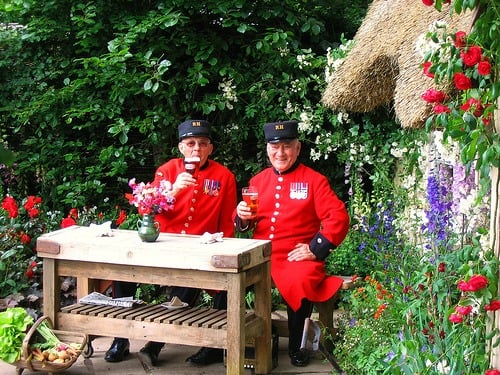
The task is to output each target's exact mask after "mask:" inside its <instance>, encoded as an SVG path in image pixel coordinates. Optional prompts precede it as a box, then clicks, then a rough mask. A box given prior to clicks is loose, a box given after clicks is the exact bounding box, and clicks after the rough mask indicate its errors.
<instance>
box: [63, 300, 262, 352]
mask: <svg viewBox="0 0 500 375" xmlns="http://www.w3.org/2000/svg"><path fill="white" fill-rule="evenodd" d="M56 319H57V327H58V329H62V330H73V331H77V332H82V333H86V334H89V335H95V336H109V337H128V338H130V339H137V340H148V341H160V342H168V343H176V344H187V345H193V346H210V347H214V348H227V312H226V310H215V309H210V308H203V307H193V308H184V309H177V310H169V309H167V308H165V307H163V306H161V305H142V306H137V307H130V308H128V307H127V308H125V307H116V306H102V305H87V304H74V305H70V306H67V307H64V308H62V309H61V311H60V312H58V313H57V318H56ZM244 324H245V335H246V338H247V339H248V338H253V337H258V336H259V335H260V334H261V332H262V329H263V328H262V327H263V325H262V319H261V318H259V317H257V316H256V315H255V314H254V313H253V312H252V311H247V312H246V314H245V322H244Z"/></svg>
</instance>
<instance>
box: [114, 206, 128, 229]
mask: <svg viewBox="0 0 500 375" xmlns="http://www.w3.org/2000/svg"><path fill="white" fill-rule="evenodd" d="M126 219H127V213H126V212H125V211H124V210H120V214H119V215H118V219H116V225H117V226H120V224H122V223H123V222H124V221H125V220H126Z"/></svg>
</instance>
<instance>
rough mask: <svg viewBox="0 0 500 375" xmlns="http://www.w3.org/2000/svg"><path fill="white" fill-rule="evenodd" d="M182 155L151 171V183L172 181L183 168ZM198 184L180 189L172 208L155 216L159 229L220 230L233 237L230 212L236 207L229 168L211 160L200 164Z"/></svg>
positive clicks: (194, 231) (177, 231) (197, 231)
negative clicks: (202, 164)
mask: <svg viewBox="0 0 500 375" xmlns="http://www.w3.org/2000/svg"><path fill="white" fill-rule="evenodd" d="M184 171H185V170H184V164H183V159H182V158H176V159H171V160H169V161H168V162H167V163H165V164H163V165H161V166H160V167H159V168H158V169H157V170H156V173H155V179H154V181H153V184H159V181H160V180H168V181H170V182H171V183H172V184H173V183H174V182H175V179H176V178H177V176H178V175H179V173H182V172H184ZM197 180H198V185H195V186H193V187H190V188H187V189H183V190H181V191H180V192H179V193H178V194H177V196H176V197H175V204H174V208H173V210H169V211H166V212H162V213H161V214H157V215H156V216H155V219H156V221H158V222H159V223H160V231H162V232H169V233H182V234H196V235H199V234H203V233H205V232H209V233H216V232H223V233H224V237H234V224H233V220H232V213H233V210H234V208H235V207H236V203H237V202H236V199H237V197H236V179H235V177H234V175H233V173H231V171H230V170H229V169H227V168H226V167H224V166H223V165H221V164H219V163H217V162H216V161H213V160H208V161H207V163H206V164H205V165H204V166H202V167H201V168H200V171H199V173H198V177H197Z"/></svg>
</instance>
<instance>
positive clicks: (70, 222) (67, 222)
mask: <svg viewBox="0 0 500 375" xmlns="http://www.w3.org/2000/svg"><path fill="white" fill-rule="evenodd" d="M72 225H76V221H75V220H74V219H73V218H72V217H70V216H68V217H65V218H64V219H62V221H61V228H67V227H70V226H72Z"/></svg>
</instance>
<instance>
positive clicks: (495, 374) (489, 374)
mask: <svg viewBox="0 0 500 375" xmlns="http://www.w3.org/2000/svg"><path fill="white" fill-rule="evenodd" d="M484 375H500V370H495V369H491V370H486V372H485V373H484Z"/></svg>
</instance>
